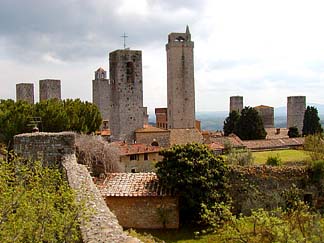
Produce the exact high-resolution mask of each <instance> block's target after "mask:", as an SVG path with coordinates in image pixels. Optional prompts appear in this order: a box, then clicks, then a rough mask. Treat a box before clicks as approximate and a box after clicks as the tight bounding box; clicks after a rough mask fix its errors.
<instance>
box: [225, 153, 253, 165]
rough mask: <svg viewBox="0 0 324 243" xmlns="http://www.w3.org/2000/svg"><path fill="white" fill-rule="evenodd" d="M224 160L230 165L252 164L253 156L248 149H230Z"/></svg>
mask: <svg viewBox="0 0 324 243" xmlns="http://www.w3.org/2000/svg"><path fill="white" fill-rule="evenodd" d="M226 162H227V163H228V164H231V165H241V166H247V165H252V164H253V162H254V158H253V155H252V152H251V151H250V150H248V149H232V150H231V151H230V152H229V154H228V155H227V157H226Z"/></svg>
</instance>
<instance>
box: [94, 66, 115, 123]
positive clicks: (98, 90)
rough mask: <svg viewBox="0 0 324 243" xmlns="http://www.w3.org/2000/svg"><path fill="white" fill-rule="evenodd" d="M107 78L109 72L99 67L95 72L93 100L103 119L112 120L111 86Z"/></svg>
mask: <svg viewBox="0 0 324 243" xmlns="http://www.w3.org/2000/svg"><path fill="white" fill-rule="evenodd" d="M109 85H110V84H109V80H108V79H107V72H106V71H105V70H104V69H103V68H99V69H98V70H97V71H96V72H95V79H94V80H92V102H93V103H94V104H95V105H97V107H98V109H99V111H100V113H101V116H102V119H103V120H110V113H109V111H110V108H111V102H110V96H111V95H110V87H109Z"/></svg>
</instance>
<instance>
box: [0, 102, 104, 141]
mask: <svg viewBox="0 0 324 243" xmlns="http://www.w3.org/2000/svg"><path fill="white" fill-rule="evenodd" d="M33 117H40V118H41V123H40V124H39V129H40V131H42V132H61V131H74V132H79V133H92V132H95V131H96V130H98V129H99V127H100V125H101V122H102V118H101V115H100V112H99V110H98V108H97V106H96V105H94V104H92V103H89V102H83V101H81V100H79V99H76V100H66V101H61V100H58V99H50V100H46V101H42V102H40V103H37V104H35V105H33V104H28V103H27V102H23V101H18V102H14V101H13V100H1V101H0V142H2V143H5V144H10V141H11V140H12V138H13V136H14V135H17V134H19V133H24V132H31V130H32V127H31V126H30V125H31V124H30V122H31V120H32V118H33Z"/></svg>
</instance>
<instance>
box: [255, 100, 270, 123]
mask: <svg viewBox="0 0 324 243" xmlns="http://www.w3.org/2000/svg"><path fill="white" fill-rule="evenodd" d="M254 109H256V110H257V111H258V112H259V115H260V117H261V119H262V121H263V126H264V128H273V127H274V108H273V107H271V106H266V105H259V106H256V107H254Z"/></svg>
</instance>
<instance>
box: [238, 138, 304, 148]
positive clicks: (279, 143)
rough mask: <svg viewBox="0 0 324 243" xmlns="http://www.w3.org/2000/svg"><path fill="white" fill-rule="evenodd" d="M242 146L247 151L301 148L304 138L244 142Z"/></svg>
mask: <svg viewBox="0 0 324 243" xmlns="http://www.w3.org/2000/svg"><path fill="white" fill-rule="evenodd" d="M243 144H244V145H245V146H246V147H247V148H248V149H252V150H255V149H273V148H285V147H294V146H302V145H303V144H304V138H281V139H262V140H246V141H243Z"/></svg>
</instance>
